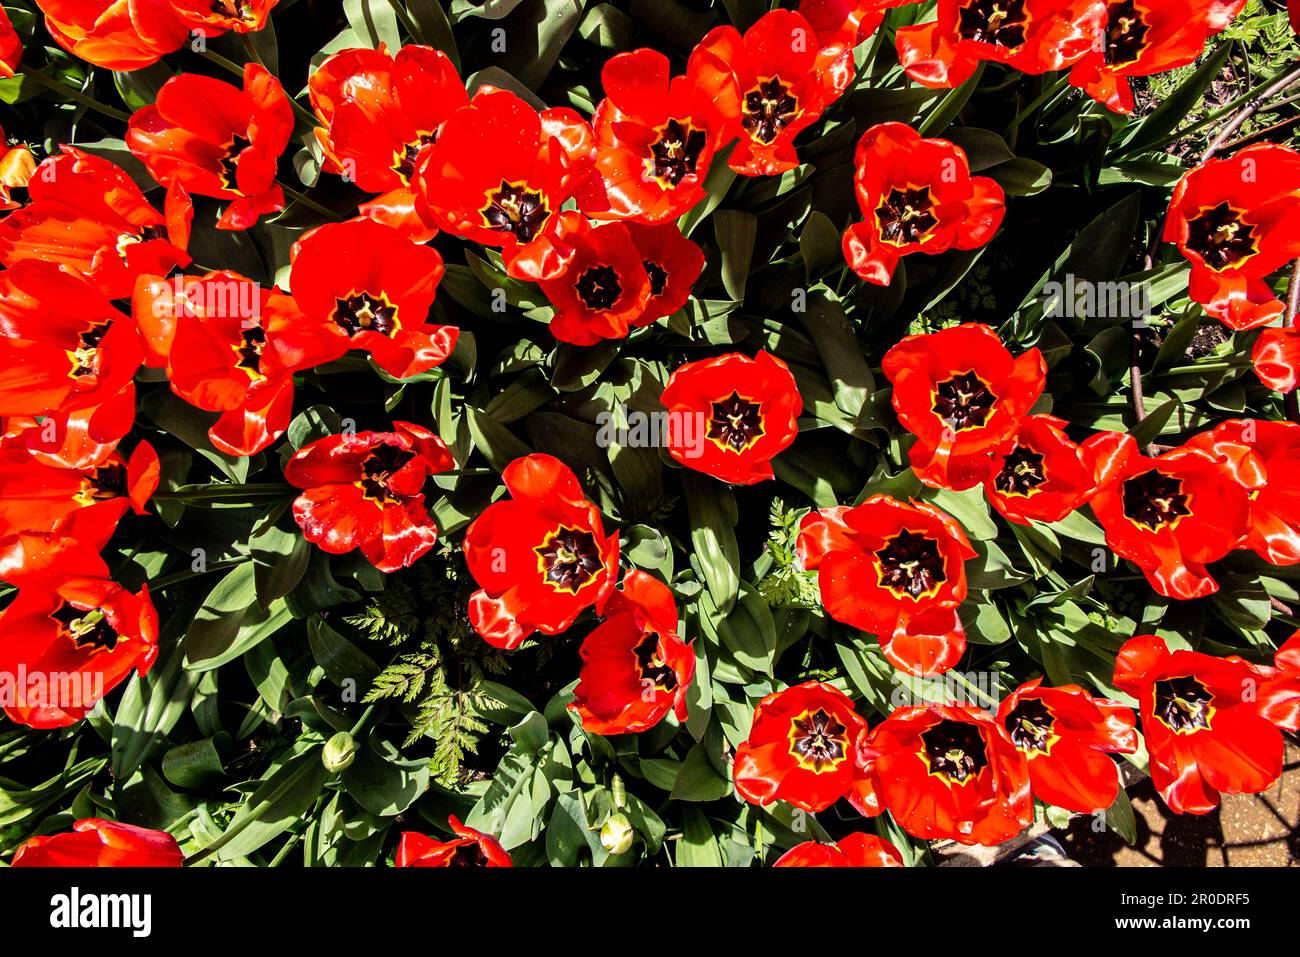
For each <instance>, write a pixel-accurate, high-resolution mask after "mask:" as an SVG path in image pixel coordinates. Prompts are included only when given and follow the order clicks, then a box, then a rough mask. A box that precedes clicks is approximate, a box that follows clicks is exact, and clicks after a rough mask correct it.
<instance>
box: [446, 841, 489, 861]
mask: <svg viewBox="0 0 1300 957" xmlns="http://www.w3.org/2000/svg"><path fill="white" fill-rule="evenodd" d="M487 864H488V859H487V855H486V854H484V853H483V848H481V847H479V843H478V841H465V842H459V841H458V842H457V843H456V844H455V846H454V847H452V849H451V854H450V855H449V856H448V857H447V866H448V867H487Z"/></svg>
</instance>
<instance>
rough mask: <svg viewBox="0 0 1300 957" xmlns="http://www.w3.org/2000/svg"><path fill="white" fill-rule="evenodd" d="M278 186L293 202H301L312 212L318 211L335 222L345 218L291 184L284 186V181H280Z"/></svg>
mask: <svg viewBox="0 0 1300 957" xmlns="http://www.w3.org/2000/svg"><path fill="white" fill-rule="evenodd" d="M280 188H281V189H282V190H284V194H285V195H286V196H288V197H289V198H290V199H292V200H293V201H294V202H295V203H302V205H304V206H306V207H307V208H308V209H310V210H312V211H313V212H317V213H320V214H321V215H322V216H327V217H329V219H330V220H331V221H332V222H335V223H337V222H341V221H342V220H343V219H344V218H345V217H343V216H342V215H341V214H339V213H336V212H334V210H332V209H330V208H328V207H326V206H322V205H321V204H320V203H318V202H316V200H314V199H312V198H311V197H309V196H308V195H307V194H306V193H300V192H299V191H298V190H296V189H294V188H293V187H292V186H286V185H284V183H281V184H280Z"/></svg>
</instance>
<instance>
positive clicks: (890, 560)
mask: <svg viewBox="0 0 1300 957" xmlns="http://www.w3.org/2000/svg"><path fill="white" fill-rule="evenodd" d="M876 561H878V562H879V563H880V571H879V576H880V584H881V585H883V586H884V587H885V588H888V589H889V590H890V591H892V592H893V593H894V594H895V595H898V596H899V597H900V598H901V597H903V596H904V595H906V596H907V597H908V598H911V599H913V600H916V599H918V598H920V597H921V596H922V595H929V594H933V593H934V592H935V591H936V590H938V588H939V586H940V585H942V584H943V583H944V582H945V581H947V580H948V576H947V575H946V574H945V573H944V570H943V556H942V555H941V554H940V553H939V545H938V543H937V542H936V541H935V540H934V539H932V538H927V537H926V536H925V535H923V534H921V533H919V532H913V531H909V530H908V529H906V528H905V529H903V530H902V531H901V532H899V533H898V534H897V535H895V536H894V537H893V538H890V539H888V540H887V541H886V542H885V547H884V548H882V549H881V550H880V551H878V552H876Z"/></svg>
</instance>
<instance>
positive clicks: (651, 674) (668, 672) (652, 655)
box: [633, 634, 677, 691]
mask: <svg viewBox="0 0 1300 957" xmlns="http://www.w3.org/2000/svg"><path fill="white" fill-rule="evenodd" d="M633 654H635V655H636V667H637V673H638V674H639V675H640V676H641V682H642V684H643V685H645V684H646V683H647V682H649V685H650V687H653V688H654V689H655V690H656V691H673V690H675V689H676V688H677V673H676V672H675V671H673V669H672V668H670V667H668V665H667V664H666V663H665V662H664V659H663V656H662V655H660V654H659V636H658V635H656V634H649V635H646V636H645V637H644V638H643V639H641V643H640V644H639V645H637V646H636V648H635V649H633Z"/></svg>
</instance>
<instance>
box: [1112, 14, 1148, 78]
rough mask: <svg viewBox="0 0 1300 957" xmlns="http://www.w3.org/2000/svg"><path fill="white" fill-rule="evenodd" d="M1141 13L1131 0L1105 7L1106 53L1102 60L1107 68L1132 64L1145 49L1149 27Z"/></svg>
mask: <svg viewBox="0 0 1300 957" xmlns="http://www.w3.org/2000/svg"><path fill="white" fill-rule="evenodd" d="M1142 13H1143V11H1141V10H1138V9H1137V6H1136V5H1135V4H1134V3H1133V0H1123V2H1122V3H1111V4H1108V5H1107V6H1106V51H1105V53H1104V54H1103V58H1104V59H1105V61H1106V65H1107V66H1124V65H1125V64H1128V63H1133V62H1134V61H1135V60H1137V58H1138V57H1140V56H1141V55H1142V51H1143V50H1145V49H1146V47H1147V39H1146V37H1147V32H1148V31H1149V30H1150V29H1151V27H1150V26H1149V25H1148V24H1147V22H1146V20H1145V19H1144V18H1143V16H1142Z"/></svg>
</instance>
